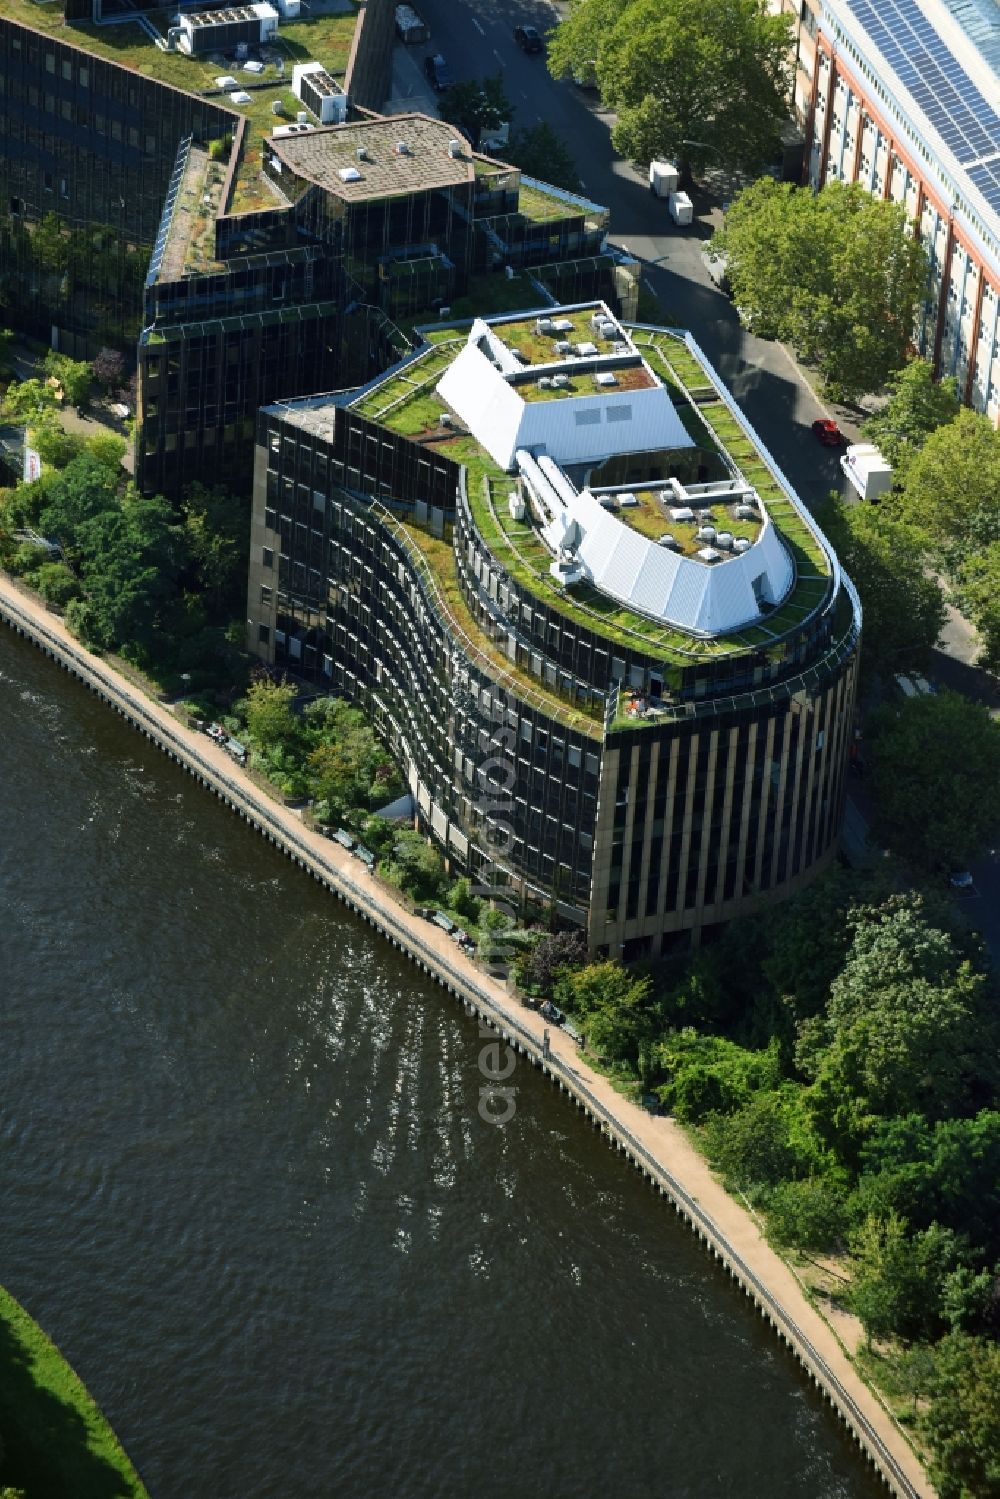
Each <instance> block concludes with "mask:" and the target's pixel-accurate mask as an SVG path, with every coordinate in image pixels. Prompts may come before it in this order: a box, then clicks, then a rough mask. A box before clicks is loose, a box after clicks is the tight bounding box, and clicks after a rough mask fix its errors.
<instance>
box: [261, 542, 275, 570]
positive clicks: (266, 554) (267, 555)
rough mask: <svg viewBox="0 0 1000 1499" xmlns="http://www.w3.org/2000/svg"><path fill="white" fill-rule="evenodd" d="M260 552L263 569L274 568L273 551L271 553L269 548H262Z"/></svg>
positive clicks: (271, 549)
mask: <svg viewBox="0 0 1000 1499" xmlns="http://www.w3.org/2000/svg"><path fill="white" fill-rule="evenodd" d="M261 550H262V553H263V556H262V560H263V563H264V566H265V567H273V566H274V551H273V548H271V547H263V548H262V549H261Z"/></svg>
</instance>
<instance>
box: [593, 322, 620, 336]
mask: <svg viewBox="0 0 1000 1499" xmlns="http://www.w3.org/2000/svg"><path fill="white" fill-rule="evenodd" d="M597 331H598V333H599V334H600V335H601V337H602V338H609V339H614V338H617V337H618V325H617V323H611V322H607V323H598V325H597Z"/></svg>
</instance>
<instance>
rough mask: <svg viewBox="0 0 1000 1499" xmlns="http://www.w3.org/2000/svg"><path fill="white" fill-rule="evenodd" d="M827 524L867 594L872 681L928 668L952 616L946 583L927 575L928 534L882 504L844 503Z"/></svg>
mask: <svg viewBox="0 0 1000 1499" xmlns="http://www.w3.org/2000/svg"><path fill="white" fill-rule="evenodd" d="M824 521H825V524H826V530H827V534H828V535H829V537H830V540H831V541H832V542H833V544H834V546H835V547H836V550H837V555H838V557H839V558H840V561H841V563H842V564H843V567H844V571H845V572H846V573H847V575H848V577H849V578H850V579H851V580H852V582H853V583H854V585H855V587H856V588H857V590H858V593H859V594H860V596H861V605H862V609H863V612H864V646H863V649H862V652H861V664H862V668H863V670H864V673H865V675H866V677H878V676H891V675H892V673H894V672H897V671H903V670H906V669H907V668H908V667H911V666H924V665H925V664H926V661H927V658H928V655H929V653H930V652H931V650H932V649H933V648H934V646H935V645H936V644H937V641H938V638H939V636H940V634H941V631H942V630H943V629H944V624H945V619H946V617H947V615H946V608H945V599H944V592H943V590H942V588H941V585H940V583H939V582H938V581H937V579H936V578H935V577H934V576H933V575H932V574H930V573H928V571H927V567H926V562H927V542H926V538H925V537H924V536H923V534H922V532H920V531H918V530H917V528H916V527H915V526H912V525H908V524H907V523H906V522H905V521H901V520H892V519H890V517H889V516H888V515H887V514H886V513H885V512H884V510H883V508H882V507H881V506H877V507H873V506H871V505H843V504H838V505H837V506H836V508H834V509H833V510H832V511H830V512H829V513H828V514H827V515H825V516H824Z"/></svg>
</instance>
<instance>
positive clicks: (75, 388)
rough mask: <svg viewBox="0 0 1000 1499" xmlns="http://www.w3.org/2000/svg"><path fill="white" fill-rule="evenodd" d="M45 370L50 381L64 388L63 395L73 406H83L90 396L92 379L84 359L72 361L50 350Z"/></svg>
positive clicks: (45, 361) (45, 362)
mask: <svg viewBox="0 0 1000 1499" xmlns="http://www.w3.org/2000/svg"><path fill="white" fill-rule="evenodd" d="M44 369H45V373H46V375H47V376H48V377H49V379H50V380H55V381H57V382H58V384H59V385H60V386H61V388H62V392H63V395H64V396H65V397H66V399H67V401H68V402H69V404H70V405H71V406H83V405H84V404H85V403H86V401H87V400H88V398H89V396H90V382H91V379H92V376H91V372H90V365H89V364H87V362H86V361H85V360H83V359H70V358H68V356H67V355H65V354H57V353H56V351H55V350H54V349H50V350H49V352H48V353H47V354H46V356H45V360H44Z"/></svg>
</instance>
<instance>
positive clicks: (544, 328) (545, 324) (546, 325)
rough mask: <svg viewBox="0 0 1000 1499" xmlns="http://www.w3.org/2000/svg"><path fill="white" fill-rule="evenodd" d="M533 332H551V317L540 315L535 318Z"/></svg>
mask: <svg viewBox="0 0 1000 1499" xmlns="http://www.w3.org/2000/svg"><path fill="white" fill-rule="evenodd" d="M535 332H536V333H551V332H552V319H551V318H550V317H540V318H537V319H536V320H535Z"/></svg>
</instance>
